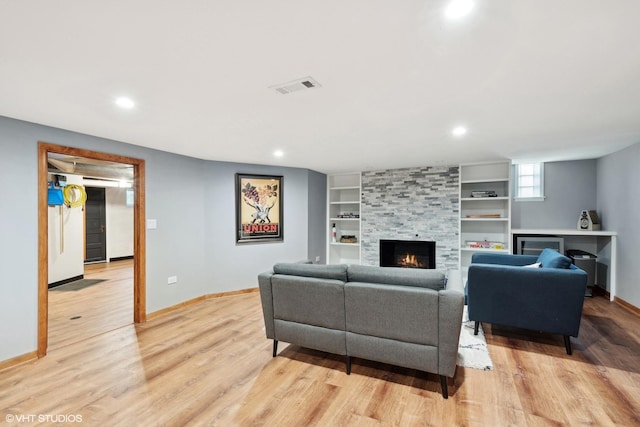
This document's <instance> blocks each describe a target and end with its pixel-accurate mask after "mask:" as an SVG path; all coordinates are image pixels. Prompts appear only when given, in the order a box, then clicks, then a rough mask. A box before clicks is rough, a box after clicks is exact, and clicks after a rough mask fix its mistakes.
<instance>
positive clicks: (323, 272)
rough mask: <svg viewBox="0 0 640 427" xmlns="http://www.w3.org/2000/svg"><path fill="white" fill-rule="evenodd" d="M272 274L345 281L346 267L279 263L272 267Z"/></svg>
mask: <svg viewBox="0 0 640 427" xmlns="http://www.w3.org/2000/svg"><path fill="white" fill-rule="evenodd" d="M273 272H274V273H275V274H287V275H290V276H301V277H316V278H318V279H332V280H341V281H343V282H346V281H347V266H346V265H345V264H336V265H321V264H301V263H279V264H276V265H274V266H273Z"/></svg>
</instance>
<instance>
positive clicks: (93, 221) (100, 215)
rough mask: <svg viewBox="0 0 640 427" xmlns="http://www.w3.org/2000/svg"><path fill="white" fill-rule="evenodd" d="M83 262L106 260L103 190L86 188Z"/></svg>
mask: <svg viewBox="0 0 640 427" xmlns="http://www.w3.org/2000/svg"><path fill="white" fill-rule="evenodd" d="M85 190H86V192H87V203H86V205H85V262H94V261H105V260H106V259H107V237H106V236H107V233H106V214H105V211H106V209H105V191H104V188H98V187H86V189H85Z"/></svg>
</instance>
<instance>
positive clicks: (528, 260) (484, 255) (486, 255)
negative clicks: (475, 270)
mask: <svg viewBox="0 0 640 427" xmlns="http://www.w3.org/2000/svg"><path fill="white" fill-rule="evenodd" d="M537 260H538V257H537V256H536V255H513V254H505V253H490V252H477V253H474V254H473V255H472V256H471V263H472V264H501V265H517V266H523V265H528V264H533V263H535V262H536V261H537Z"/></svg>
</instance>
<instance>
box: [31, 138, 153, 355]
mask: <svg viewBox="0 0 640 427" xmlns="http://www.w3.org/2000/svg"><path fill="white" fill-rule="evenodd" d="M52 154H53V155H63V156H72V157H82V158H86V159H90V160H92V161H94V162H97V163H98V164H99V162H105V163H121V164H124V165H131V166H132V169H133V170H132V189H133V191H132V194H131V196H132V200H131V202H132V203H133V254H134V257H133V260H129V263H130V264H133V265H132V268H133V301H132V305H133V322H134V323H141V322H144V321H145V319H146V293H145V291H146V287H145V280H146V271H145V258H146V247H145V227H144V222H145V220H144V218H145V212H144V207H145V163H144V160H141V159H135V158H130V157H125V156H120V155H115V154H109V153H102V152H96V151H91V150H85V149H78V148H71V147H64V146H60V145H55V144H49V143H45V142H40V143H39V144H38V235H39V241H38V350H37V354H38V357H43V356H44V355H46V353H47V346H48V334H49V331H48V326H49V294H48V281H49V256H48V255H49V254H48V250H49V221H48V202H47V184H48V179H47V178H48V164H49V158H50V155H52ZM129 268H131V266H130V267H129Z"/></svg>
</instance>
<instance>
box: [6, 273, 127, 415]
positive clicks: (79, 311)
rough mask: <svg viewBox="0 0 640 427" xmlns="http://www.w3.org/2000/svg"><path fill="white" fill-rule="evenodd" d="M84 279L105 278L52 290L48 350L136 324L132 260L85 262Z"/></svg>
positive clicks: (50, 291)
mask: <svg viewBox="0 0 640 427" xmlns="http://www.w3.org/2000/svg"><path fill="white" fill-rule="evenodd" d="M84 278H85V279H103V280H105V281H104V282H101V283H99V284H97V285H93V286H90V287H88V288H84V289H80V290H77V291H67V290H66V289H67V287H65V286H60V287H56V288H53V289H50V290H49V345H48V351H51V350H55V349H56V348H60V347H64V346H66V345H69V344H72V343H75V342H78V341H82V340H85V339H87V338H89V337H93V336H96V335H99V334H102V333H105V332H108V331H111V330H113V329H116V328H120V327H122V326H125V325H129V324H132V323H133V260H122V261H115V262H109V263H98V264H88V265H85V267H84ZM0 419H1V418H0Z"/></svg>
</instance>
